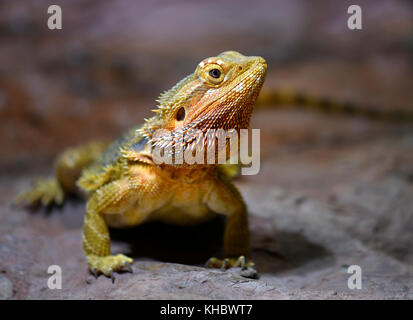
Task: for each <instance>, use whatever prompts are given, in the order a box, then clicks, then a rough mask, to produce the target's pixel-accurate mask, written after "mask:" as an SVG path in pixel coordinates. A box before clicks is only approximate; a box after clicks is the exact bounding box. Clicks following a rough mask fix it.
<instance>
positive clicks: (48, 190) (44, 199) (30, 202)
mask: <svg viewBox="0 0 413 320" xmlns="http://www.w3.org/2000/svg"><path fill="white" fill-rule="evenodd" d="M63 200H64V192H63V189H62V187H61V186H60V184H59V182H58V181H57V180H56V179H54V178H43V179H39V180H37V181H36V182H35V183H34V185H33V188H32V189H31V190H29V191H27V192H23V193H22V194H20V195H19V196H18V197H17V198H16V200H15V201H14V203H15V204H18V205H25V206H34V205H39V204H41V205H42V206H44V207H47V206H49V205H52V204H56V205H61V204H62V203H63Z"/></svg>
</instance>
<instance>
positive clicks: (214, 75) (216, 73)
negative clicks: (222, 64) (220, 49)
mask: <svg viewBox="0 0 413 320" xmlns="http://www.w3.org/2000/svg"><path fill="white" fill-rule="evenodd" d="M209 75H210V76H211V77H212V78H215V79H218V78H219V77H220V76H221V71H219V70H218V69H211V70H209Z"/></svg>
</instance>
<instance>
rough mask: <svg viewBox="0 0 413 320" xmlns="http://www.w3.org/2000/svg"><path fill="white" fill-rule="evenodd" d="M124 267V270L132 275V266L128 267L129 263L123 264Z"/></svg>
mask: <svg viewBox="0 0 413 320" xmlns="http://www.w3.org/2000/svg"><path fill="white" fill-rule="evenodd" d="M125 267H126V269H127V270H128V271H129V272H130V273H133V269H132V266H131V265H130V263H129V262H125Z"/></svg>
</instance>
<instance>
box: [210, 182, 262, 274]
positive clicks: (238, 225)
mask: <svg viewBox="0 0 413 320" xmlns="http://www.w3.org/2000/svg"><path fill="white" fill-rule="evenodd" d="M208 207H209V208H210V209H211V210H213V211H215V212H217V213H221V214H224V215H226V216H227V221H226V226H225V232H224V259H217V258H215V257H213V258H210V259H209V260H208V262H207V264H206V265H207V267H218V268H222V269H228V268H231V267H241V268H242V269H245V268H247V267H252V268H254V269H255V264H254V263H253V262H252V261H246V258H247V257H248V255H249V252H250V234H249V228H248V216H247V208H246V205H245V202H244V200H243V199H242V196H241V194H240V193H239V191H238V190H237V189H236V187H235V186H234V185H233V184H232V183H231V182H229V181H228V180H226V181H219V182H217V184H216V187H215V188H214V190H213V191H212V192H211V194H210V195H209V199H208Z"/></svg>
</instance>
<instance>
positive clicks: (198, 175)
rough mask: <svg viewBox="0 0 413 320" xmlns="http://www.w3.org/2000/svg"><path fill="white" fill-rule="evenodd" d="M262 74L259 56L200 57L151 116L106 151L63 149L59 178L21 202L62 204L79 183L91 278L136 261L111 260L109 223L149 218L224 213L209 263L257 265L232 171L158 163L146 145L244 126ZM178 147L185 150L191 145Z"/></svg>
mask: <svg viewBox="0 0 413 320" xmlns="http://www.w3.org/2000/svg"><path fill="white" fill-rule="evenodd" d="M212 69H217V70H219V77H213V76H212V75H211V74H210V71H211V70H212ZM266 70H267V65H266V63H265V60H264V59H263V58H261V57H246V56H243V55H242V54H240V53H238V52H235V51H227V52H224V53H221V54H220V55H218V56H217V57H211V58H207V59H205V60H203V61H202V62H201V63H200V64H199V65H198V66H197V68H196V70H195V72H194V73H192V74H191V75H189V76H187V77H186V78H184V79H183V80H182V81H180V82H179V83H178V84H177V85H175V86H174V87H173V88H172V89H171V90H169V91H167V92H165V93H163V94H162V95H161V96H160V98H159V100H158V102H159V107H158V109H156V110H154V112H155V113H156V114H155V116H153V117H152V118H150V119H148V120H146V121H145V123H144V124H143V125H139V126H136V127H134V128H131V129H130V130H129V131H128V132H127V133H126V134H125V135H124V136H123V137H121V138H120V139H119V140H117V141H115V142H114V143H112V144H111V145H110V146H109V147H107V148H106V145H105V144H90V145H87V146H82V147H79V148H74V149H71V150H69V151H67V152H66V153H64V154H63V155H62V156H61V157H60V158H59V160H58V161H57V166H56V178H54V179H52V180H47V182H41V183H40V184H38V185H37V186H35V188H34V189H33V190H32V191H29V192H28V193H26V194H24V195H23V196H21V197H20V199H23V200H24V199H26V201H27V202H28V203H34V202H38V201H40V202H42V203H44V204H48V203H51V202H55V203H61V202H62V201H63V197H64V195H65V194H69V193H74V192H76V186H77V187H78V188H79V189H81V190H82V191H83V193H86V194H87V196H88V202H87V206H86V216H85V222H84V230H83V238H82V243H83V248H84V252H85V254H86V257H87V260H88V263H89V267H90V270H91V271H92V272H93V273H94V274H95V275H96V274H99V273H102V274H104V275H106V276H111V277H112V279H113V272H116V271H119V270H121V269H123V268H129V267H130V264H131V263H132V262H133V261H132V259H131V258H129V257H127V256H125V255H122V254H119V255H116V256H113V255H111V253H110V237H109V232H108V226H111V227H127V226H133V225H138V224H141V223H143V222H146V221H150V220H157V221H162V222H166V223H170V224H178V225H191V224H197V223H202V222H204V221H207V220H208V219H211V218H212V217H214V216H215V215H216V214H222V215H225V216H226V227H225V233H224V256H225V257H224V258H225V259H223V260H220V259H217V258H211V259H210V260H209V261H208V266H210V267H220V268H223V269H226V268H230V267H233V266H241V267H245V266H254V264H253V263H252V262H251V261H246V260H245V259H246V257H248V255H249V250H250V248H249V246H250V244H249V242H250V239H249V237H250V236H249V229H248V217H247V210H246V205H245V203H244V201H243V199H242V196H241V194H240V193H239V191H238V190H237V189H236V187H235V186H234V185H233V184H232V183H231V181H230V178H231V177H233V176H234V175H236V174H237V169H236V167H234V166H225V165H201V164H193V165H188V164H187V165H183V166H173V165H167V164H161V165H157V164H155V162H154V160H153V157H152V153H151V148H150V144H149V143H148V142H151V143H153V144H157V145H162V144H165V143H166V142H167V140H166V137H165V136H160V137H155V136H154V133H155V131H156V130H157V129H167V130H169V131H170V132H172V133H176V132H178V131H179V132H188V131H190V130H191V129H200V130H202V131H204V132H205V131H206V130H208V129H225V130H229V129H236V130H239V129H246V128H248V127H249V122H250V118H251V114H252V111H253V106H254V103H255V100H256V98H257V96H258V94H259V92H260V90H261V87H262V84H263V82H264V79H265V74H266ZM215 75H216V73H215ZM173 143H174V144H175V145H177V143H178V142H177V141H173ZM182 147H183V148H187V147H190V142H188V141H186V142H185V145H182ZM105 148H106V149H105ZM78 177H79V178H78ZM76 181H77V182H76ZM75 182H76V183H75ZM44 199H46V200H44Z"/></svg>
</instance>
